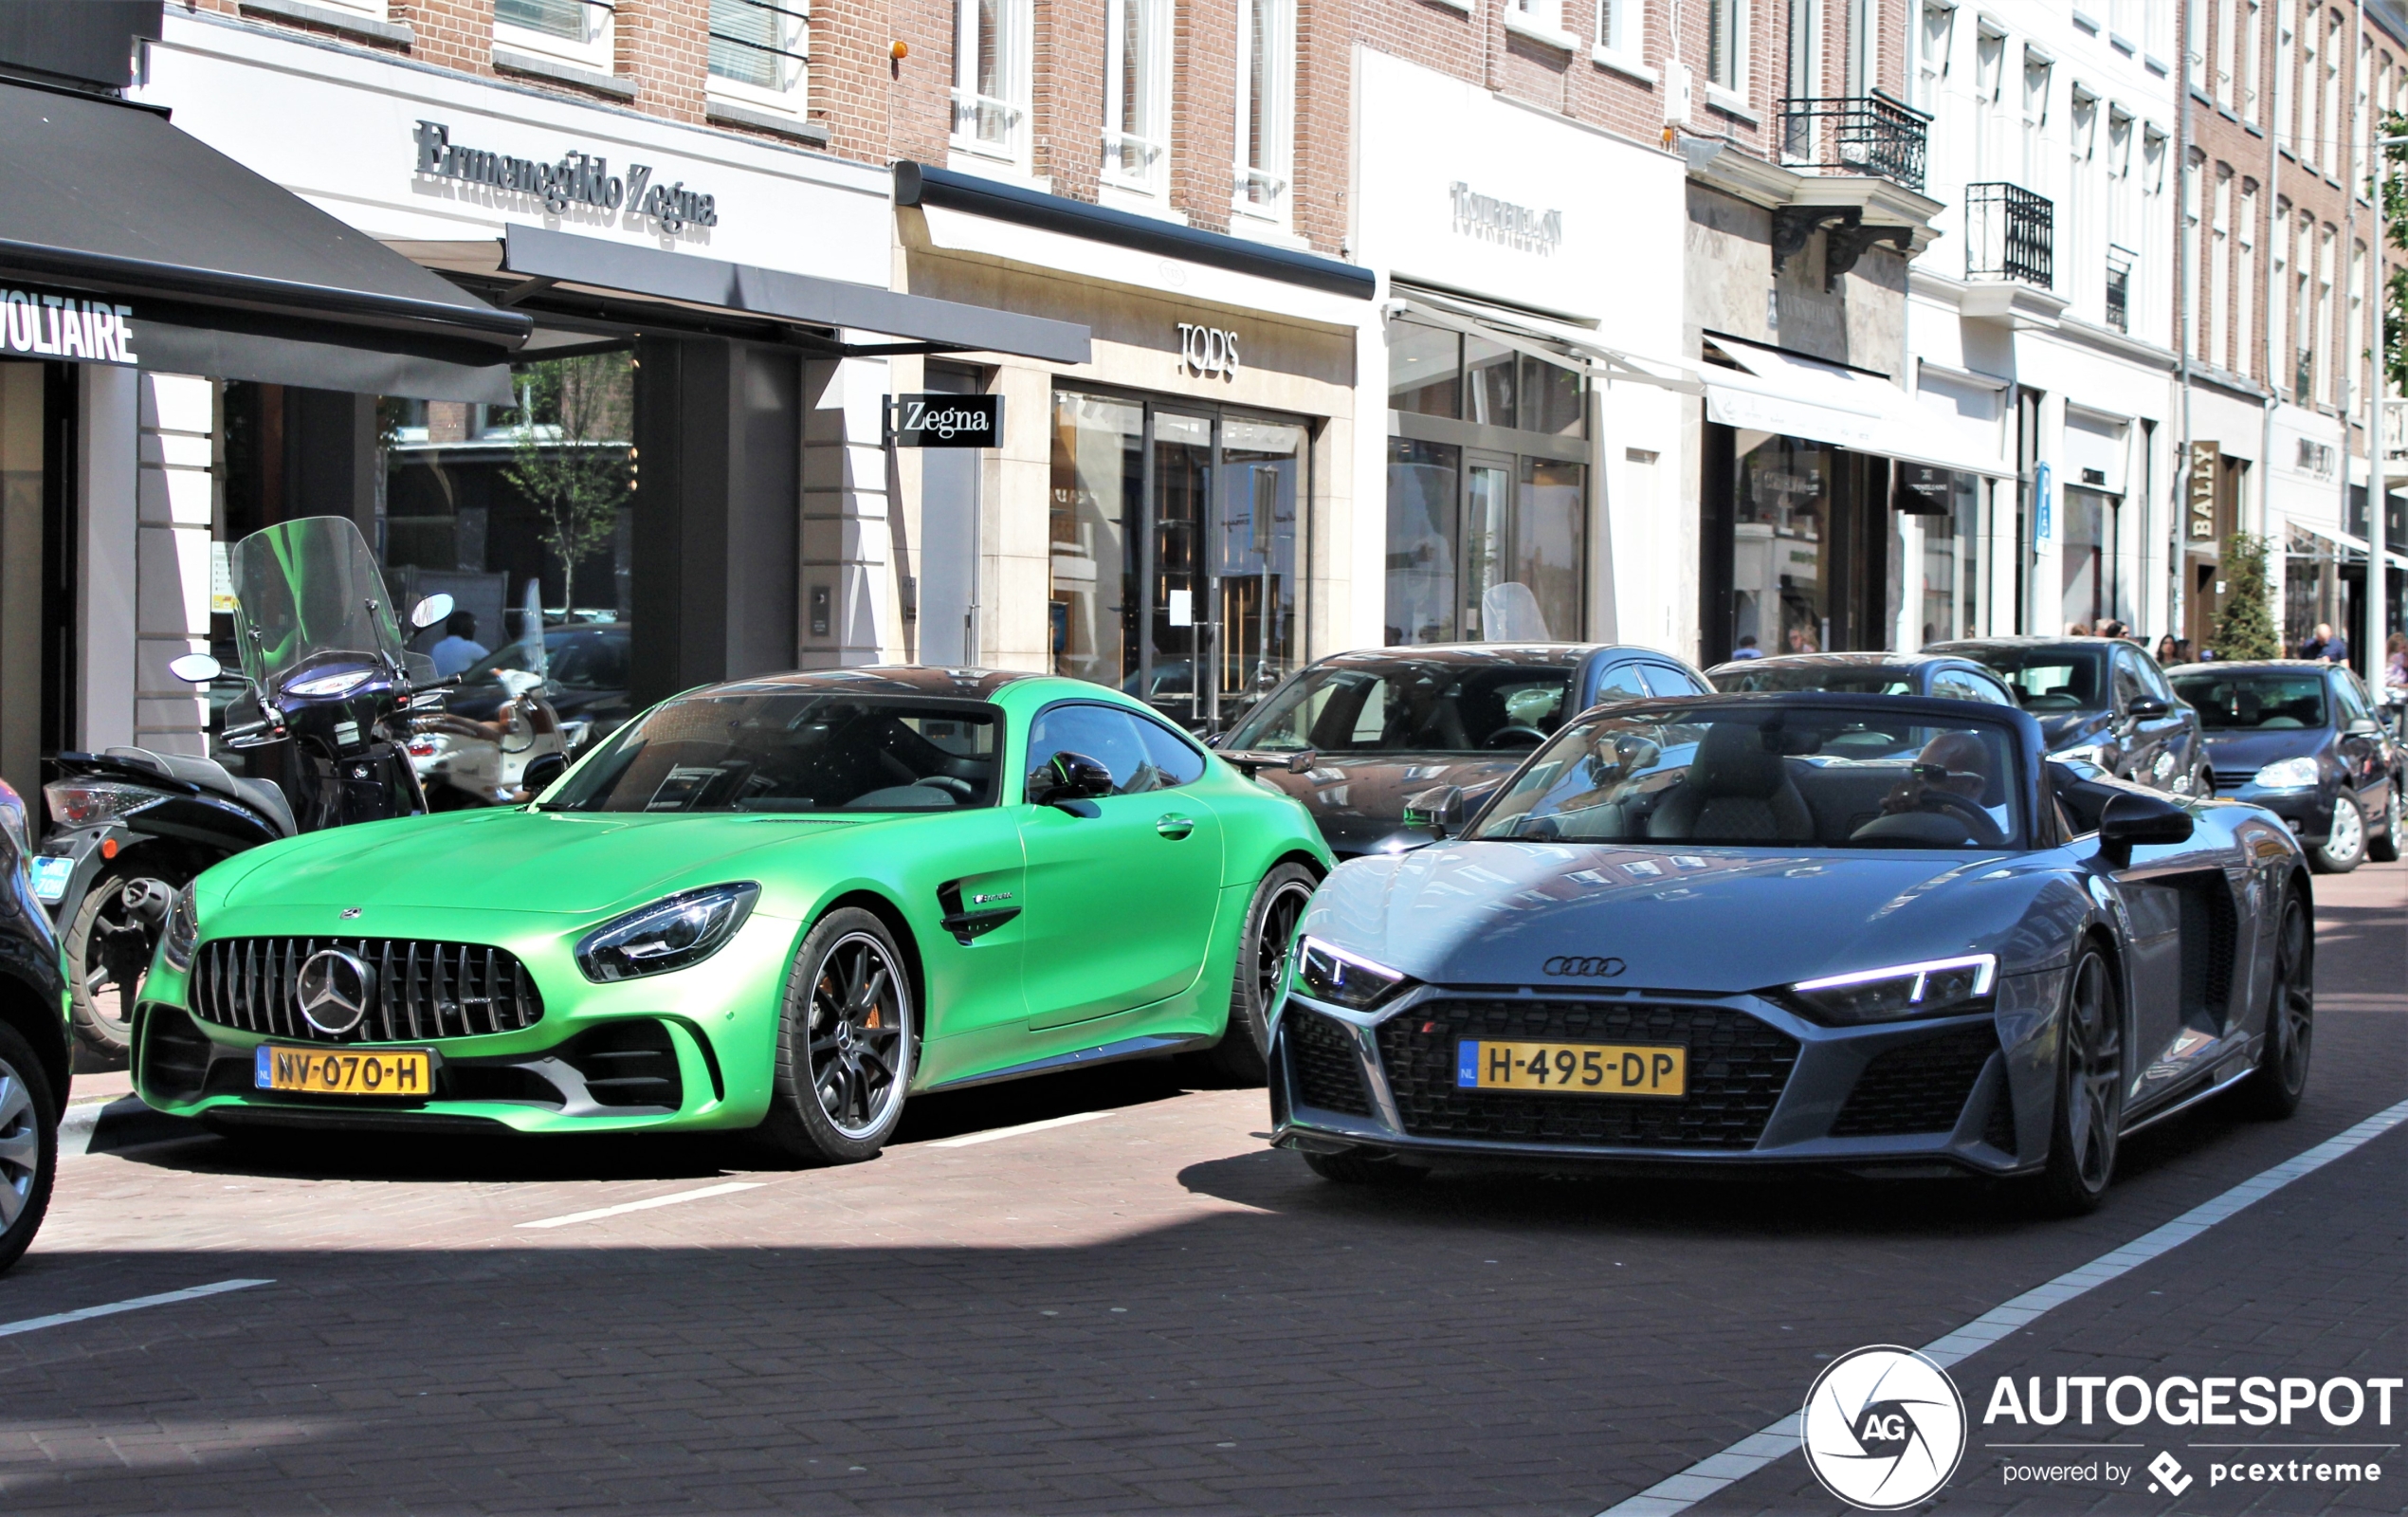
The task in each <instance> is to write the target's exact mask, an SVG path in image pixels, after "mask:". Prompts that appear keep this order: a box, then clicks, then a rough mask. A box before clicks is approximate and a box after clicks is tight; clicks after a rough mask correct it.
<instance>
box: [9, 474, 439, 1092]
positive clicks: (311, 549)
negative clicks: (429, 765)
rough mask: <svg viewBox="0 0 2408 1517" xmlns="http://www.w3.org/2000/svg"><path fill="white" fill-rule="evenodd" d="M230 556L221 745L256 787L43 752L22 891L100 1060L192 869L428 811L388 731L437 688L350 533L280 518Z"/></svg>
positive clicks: (123, 1027)
mask: <svg viewBox="0 0 2408 1517" xmlns="http://www.w3.org/2000/svg"><path fill="white" fill-rule="evenodd" d="M231 558H232V566H233V571H234V594H235V601H236V609H235V612H234V622H235V635H236V638H237V641H238V644H239V646H240V648H241V650H242V661H243V667H242V672H241V674H240V676H239V678H240V679H241V680H242V682H243V693H242V694H241V695H240V696H239V697H237V698H236V700H235V702H234V703H233V704H231V705H229V706H228V708H227V711H226V719H227V722H226V726H225V729H224V731H223V732H222V733H221V734H220V735H219V740H220V741H221V742H223V743H224V744H225V745H226V746H227V747H228V748H235V749H240V750H243V751H244V752H245V755H246V764H245V767H246V768H248V769H253V770H255V771H257V772H258V773H257V775H255V776H242V775H235V774H232V773H230V772H228V769H227V768H226V766H225V765H223V764H221V763H219V762H217V761H216V760H215V759H212V758H192V757H190V756H188V755H183V754H164V753H152V752H150V751H148V750H145V749H141V748H111V749H109V750H107V751H106V752H104V753H97V754H93V753H62V754H60V755H58V756H57V758H56V759H55V760H54V762H55V766H56V770H57V775H58V777H57V778H56V779H54V780H53V781H52V782H51V783H49V784H46V785H45V786H44V787H43V795H44V798H45V799H46V801H47V802H48V804H49V812H50V831H49V832H48V833H47V834H46V835H45V836H44V838H43V840H42V848H41V852H40V854H39V855H38V856H36V857H35V858H34V859H33V860H32V866H33V868H32V873H33V881H34V890H35V893H36V894H37V895H38V896H40V897H41V898H42V899H43V901H44V902H45V903H46V904H47V905H49V906H50V907H51V911H52V916H53V919H54V920H55V921H56V922H57V923H58V924H59V928H60V937H61V939H62V941H63V944H64V947H65V949H66V957H67V968H68V975H69V981H70V983H69V986H68V991H69V996H70V998H71V1000H72V1002H73V1012H74V1021H75V1031H76V1035H77V1036H78V1037H79V1038H80V1039H82V1042H83V1043H84V1044H85V1045H86V1046H87V1047H89V1048H90V1049H92V1050H93V1051H96V1052H99V1053H101V1054H104V1055H122V1054H123V1052H124V1051H125V1049H126V1046H127V1044H128V1042H129V1040H130V1038H131V1035H132V1021H133V1015H134V1008H135V1003H136V1000H137V997H138V996H139V995H140V993H141V985H142V977H143V976H144V975H145V974H146V973H147V972H148V971H149V969H150V964H151V956H152V953H153V952H154V950H155V949H156V948H157V946H158V941H159V936H160V933H161V932H162V931H163V930H164V928H165V926H166V923H167V915H168V911H169V909H170V908H171V907H172V906H173V905H174V901H175V897H176V894H177V892H179V891H180V890H182V889H184V888H185V887H186V886H189V885H190V884H191V883H192V880H193V879H194V878H195V877H197V876H198V875H199V874H200V872H201V871H202V870H204V869H206V868H209V867H210V866H211V865H213V864H216V863H218V862H219V861H220V860H222V859H226V858H228V857H231V856H232V855H234V854H236V853H239V852H242V851H243V850H246V849H252V848H257V847H259V846H260V845H261V844H263V843H272V842H275V841H276V840H278V839H279V838H285V837H291V836H293V835H294V834H296V833H298V832H316V831H319V829H322V828H328V827H340V826H344V825H346V824H348V823H351V822H364V821H375V820H381V819H383V818H386V817H391V816H407V815H414V814H419V813H424V812H425V811H426V810H427V797H426V795H425V794H424V793H423V792H422V791H421V790H420V789H419V786H418V777H417V775H416V774H415V772H414V771H413V770H412V769H411V767H410V756H409V754H408V752H407V751H406V750H405V748H404V747H403V746H402V743H403V740H404V738H405V736H406V735H405V734H404V733H403V731H402V729H403V727H404V726H405V724H406V723H405V722H402V721H400V720H396V719H399V718H402V717H403V716H404V714H405V713H407V712H408V711H409V710H410V708H411V707H412V706H413V705H414V704H431V703H437V702H440V701H441V700H442V695H441V691H442V689H443V688H444V687H445V686H447V685H450V684H451V683H452V682H451V681H448V680H438V679H436V678H435V677H434V665H433V664H432V662H431V661H429V660H428V659H426V658H425V657H424V655H421V654H414V653H409V652H406V651H405V650H404V649H403V647H402V634H401V631H400V628H399V627H398V626H397V625H396V624H395V622H394V619H393V615H392V611H391V609H390V608H389V607H388V606H387V605H386V603H385V587H384V578H383V576H382V574H381V573H380V572H379V571H378V570H377V568H376V562H375V558H374V556H373V555H372V554H371V553H370V552H369V551H368V544H367V541H366V540H365V539H362V538H361V537H360V535H359V528H358V527H357V526H356V525H354V524H353V522H352V521H351V520H350V519H349V518H347V517H307V518H303V519H301V520H300V521H285V522H280V523H279V524H277V525H275V526H272V527H269V528H267V529H266V530H265V531H264V532H258V533H254V534H252V535H251V536H250V537H247V538H245V539H243V540H242V541H241V542H239V543H236V544H235V545H234V550H233V553H232V555H231ZM450 613H451V597H450V596H448V595H435V596H431V597H429V598H428V599H427V600H424V601H421V602H420V603H419V604H418V605H417V606H416V608H414V609H413V610H412V612H411V613H410V623H411V625H412V626H413V627H419V628H424V627H430V626H432V625H433V624H435V623H436V622H439V621H441V620H443V618H444V617H446V616H447V615H449V614H450ZM168 667H169V668H170V670H171V671H172V672H173V673H174V675H175V676H176V677H177V678H178V679H181V680H185V681H188V682H190V683H192V684H195V685H207V684H209V683H210V682H211V681H213V680H216V679H218V678H220V677H221V676H223V675H224V674H225V673H226V672H227V671H226V670H225V669H223V668H222V667H220V666H219V664H218V662H217V660H215V659H213V658H211V657H210V656H209V655H208V654H206V653H188V654H186V655H184V656H183V657H181V658H178V659H176V660H174V661H173V663H172V664H170V665H169V666H168Z"/></svg>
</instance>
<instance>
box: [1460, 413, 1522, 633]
mask: <svg viewBox="0 0 2408 1517" xmlns="http://www.w3.org/2000/svg"><path fill="white" fill-rule="evenodd" d="M1513 473H1514V468H1513V458H1512V456H1511V455H1510V454H1505V453H1479V452H1467V453H1465V454H1464V459H1463V635H1464V637H1465V639H1466V640H1467V641H1469V642H1483V641H1487V642H1494V641H1497V640H1500V639H1503V638H1507V637H1513V636H1517V635H1519V634H1518V633H1516V632H1515V631H1513V630H1512V629H1511V627H1510V626H1509V625H1506V624H1507V623H1509V622H1510V621H1511V620H1512V619H1513V618H1512V617H1511V615H1510V613H1509V612H1508V613H1507V614H1506V616H1505V619H1504V621H1502V622H1499V623H1498V625H1496V626H1494V627H1492V626H1491V622H1492V620H1494V619H1495V618H1494V617H1492V615H1491V614H1488V613H1489V612H1493V611H1498V610H1504V609H1505V608H1504V606H1503V602H1505V599H1506V597H1507V596H1508V595H1509V594H1510V592H1507V591H1505V590H1504V589H1503V588H1502V587H1503V586H1504V585H1505V581H1506V580H1507V579H1509V578H1510V577H1511V576H1512V570H1511V569H1510V568H1509V567H1508V565H1507V560H1508V556H1509V555H1510V553H1511V552H1512V543H1513V538H1512V532H1513Z"/></svg>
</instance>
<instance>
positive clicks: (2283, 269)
mask: <svg viewBox="0 0 2408 1517" xmlns="http://www.w3.org/2000/svg"><path fill="white" fill-rule="evenodd" d="M2267 231H2268V234H2269V239H2268V240H2269V242H2270V243H2271V246H2270V247H2268V248H2267V256H2268V257H2270V258H2271V259H2272V260H2273V261H2274V263H2273V268H2272V274H2273V286H2274V290H2273V298H2272V299H2271V300H2270V301H2269V302H2267V305H2266V386H2267V388H2268V389H2270V390H2271V391H2273V392H2274V393H2276V394H2278V395H2288V394H2289V393H2291V371H2290V367H2289V366H2290V365H2293V364H2295V363H2296V362H2297V361H2298V360H2297V359H2296V358H2294V357H2293V356H2292V348H2291V328H2290V297H2291V204H2290V202H2289V200H2286V199H2284V198H2282V197H2281V196H2276V197H2275V200H2274V218H2273V221H2272V224H2271V226H2269V227H2268V228H2267Z"/></svg>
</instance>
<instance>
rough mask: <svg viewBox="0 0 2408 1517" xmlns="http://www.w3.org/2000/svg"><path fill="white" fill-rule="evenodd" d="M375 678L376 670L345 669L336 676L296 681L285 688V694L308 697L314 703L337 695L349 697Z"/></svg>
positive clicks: (321, 675) (329, 675)
mask: <svg viewBox="0 0 2408 1517" xmlns="http://www.w3.org/2000/svg"><path fill="white" fill-rule="evenodd" d="M374 678H375V671H374V669H343V670H340V671H338V672H337V673H334V674H320V675H317V676H315V677H314V678H311V679H306V680H296V681H295V682H293V683H292V684H290V685H285V686H284V693H285V694H286V695H300V696H306V697H308V698H309V699H310V700H313V701H320V700H327V699H331V698H332V697H334V696H337V695H349V694H351V692H352V691H354V690H356V689H358V688H359V687H360V686H361V685H365V684H367V683H368V682H369V681H370V680H372V679H374Z"/></svg>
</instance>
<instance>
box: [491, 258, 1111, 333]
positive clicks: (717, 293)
mask: <svg viewBox="0 0 2408 1517" xmlns="http://www.w3.org/2000/svg"><path fill="white" fill-rule="evenodd" d="M488 246H490V245H488ZM500 254H501V257H500V262H499V264H498V265H496V268H495V272H496V273H497V274H499V275H503V276H510V277H514V278H517V279H520V280H521V281H525V282H539V283H536V286H535V287H536V290H537V291H538V292H540V291H542V290H546V289H549V288H551V287H553V286H558V287H560V288H562V289H564V290H571V291H574V290H580V289H583V290H596V291H602V292H606V293H615V294H622V295H633V296H639V297H643V298H646V299H649V300H658V301H667V302H674V303H676V304H679V305H684V306H689V307H693V308H696V309H702V310H710V311H733V312H738V313H740V314H742V315H745V316H752V317H759V318H763V319H766V320H772V321H781V322H793V323H795V324H797V325H802V326H814V327H832V328H836V329H838V330H840V331H844V330H849V331H855V332H871V333H876V334H878V335H880V336H881V337H886V338H898V339H901V341H902V342H903V344H906V345H908V351H914V352H923V353H924V352H956V353H1008V354H1012V355H1013V356H1018V357H1024V358H1037V359H1041V360H1043V361H1045V362H1048V363H1085V362H1086V361H1087V358H1088V356H1089V354H1090V352H1091V344H1090V341H1089V337H1088V331H1087V328H1085V327H1084V326H1082V325H1080V324H1078V323H1077V322H1075V321H1054V320H1047V319H1046V318H1043V317H1035V316H1022V315H1020V314H1019V313H1017V312H1014V311H1001V310H996V309H994V308H993V307H991V306H984V305H965V304H962V303H961V302H957V301H939V300H936V299H934V298H932V297H929V296H926V295H909V294H904V293H903V292H901V291H898V290H889V289H882V288H880V287H878V286H877V285H875V284H856V283H851V282H849V281H847V280H834V279H818V278H814V277H812V276H811V275H808V274H793V273H788V272H787V271H785V270H783V269H775V268H757V267H754V266H752V265H746V264H731V263H727V262H725V261H724V260H721V259H717V258H699V257H696V256H695V255H694V254H692V253H671V252H664V251H662V250H661V249H659V248H657V247H632V246H629V245H628V244H625V243H612V242H604V241H603V240H602V239H600V238H598V237H581V236H578V235H576V234H575V233H574V232H564V231H552V230H550V229H548V228H542V227H511V228H507V230H506V231H505V233H504V234H503V238H502V244H501V247H500ZM502 298H503V299H505V300H511V301H513V302H514V303H515V302H516V300H517V299H519V298H520V297H519V296H517V295H516V293H515V292H514V293H513V294H509V295H505V296H503V297H502ZM848 351H852V352H882V351H884V352H891V351H899V350H898V349H896V348H894V347H889V346H886V345H883V344H872V345H867V346H855V347H853V348H850V349H848Z"/></svg>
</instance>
